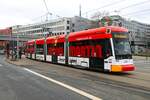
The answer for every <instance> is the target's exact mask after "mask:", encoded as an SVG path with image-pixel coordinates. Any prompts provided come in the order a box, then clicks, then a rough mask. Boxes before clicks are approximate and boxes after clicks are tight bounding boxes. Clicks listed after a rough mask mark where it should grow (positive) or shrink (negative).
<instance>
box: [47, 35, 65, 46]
mask: <svg viewBox="0 0 150 100" xmlns="http://www.w3.org/2000/svg"><path fill="white" fill-rule="evenodd" d="M65 36H66V35H65V34H63V35H59V36H53V37H48V38H47V39H46V43H47V44H53V43H63V42H65Z"/></svg>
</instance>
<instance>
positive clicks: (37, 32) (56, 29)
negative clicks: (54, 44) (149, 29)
mask: <svg viewBox="0 0 150 100" xmlns="http://www.w3.org/2000/svg"><path fill="white" fill-rule="evenodd" d="M96 23H97V22H94V21H90V20H88V19H86V18H82V17H78V16H75V17H72V18H67V17H64V18H59V19H55V20H50V21H45V22H41V23H36V24H29V25H17V26H13V27H12V34H13V35H14V36H15V35H17V36H19V37H25V38H28V39H29V40H30V39H35V38H41V37H44V36H57V35H61V34H69V33H70V32H75V31H81V30H85V29H89V28H94V27H98V24H96Z"/></svg>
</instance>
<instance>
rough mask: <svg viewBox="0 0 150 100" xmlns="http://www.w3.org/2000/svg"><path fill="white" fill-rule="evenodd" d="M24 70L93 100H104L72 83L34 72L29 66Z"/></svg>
mask: <svg viewBox="0 0 150 100" xmlns="http://www.w3.org/2000/svg"><path fill="white" fill-rule="evenodd" d="M24 70H26V71H28V72H30V73H32V74H35V75H37V76H39V77H42V78H44V79H46V80H49V81H51V82H53V83H55V84H58V85H60V86H63V87H65V88H67V89H69V90H72V91H74V92H76V93H78V94H80V95H82V96H85V97H87V98H89V99H91V100H102V99H101V98H99V97H96V96H94V95H91V94H89V93H87V92H84V91H82V90H80V89H77V88H75V87H72V86H70V85H67V84H64V83H62V82H60V81H57V80H54V79H52V78H50V77H46V76H44V75H42V74H39V73H37V72H34V71H32V70H30V69H28V68H24Z"/></svg>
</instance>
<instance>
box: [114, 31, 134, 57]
mask: <svg viewBox="0 0 150 100" xmlns="http://www.w3.org/2000/svg"><path fill="white" fill-rule="evenodd" d="M113 42H114V50H115V55H116V58H119V59H126V58H131V57H132V56H131V48H130V44H129V39H128V33H113Z"/></svg>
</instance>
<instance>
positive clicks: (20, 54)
mask: <svg viewBox="0 0 150 100" xmlns="http://www.w3.org/2000/svg"><path fill="white" fill-rule="evenodd" d="M21 56H22V49H21V48H20V49H19V59H21Z"/></svg>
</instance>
